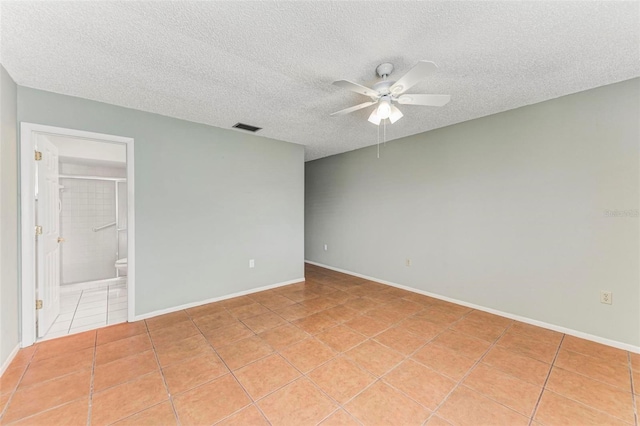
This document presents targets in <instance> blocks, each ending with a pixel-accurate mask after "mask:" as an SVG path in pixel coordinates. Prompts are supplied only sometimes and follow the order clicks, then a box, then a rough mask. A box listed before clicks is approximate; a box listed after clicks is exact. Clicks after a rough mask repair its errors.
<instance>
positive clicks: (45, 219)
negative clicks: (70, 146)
mask: <svg viewBox="0 0 640 426" xmlns="http://www.w3.org/2000/svg"><path fill="white" fill-rule="evenodd" d="M36 150H37V151H39V152H40V153H42V157H41V159H40V160H39V161H36V165H37V167H36V173H37V179H36V182H37V183H36V184H37V187H36V198H37V200H38V202H37V208H36V218H37V219H36V222H37V225H39V226H41V227H42V233H41V234H40V235H38V236H37V243H38V244H37V246H38V250H37V252H38V254H37V257H36V264H37V267H36V270H37V277H38V279H37V282H38V288H37V289H36V297H37V299H38V300H41V301H42V307H41V308H40V309H38V310H37V317H38V318H37V319H38V337H42V336H44V335H45V334H46V333H47V331H48V330H49V328H50V327H51V325H52V324H53V322H54V321H55V320H56V318H57V317H58V315H59V314H60V241H61V240H59V237H60V210H59V203H60V187H59V184H58V148H57V147H56V146H55V145H53V144H52V143H51V142H49V141H48V140H47V139H46V138H45V137H43V136H40V135H39V136H38V137H37V139H36Z"/></svg>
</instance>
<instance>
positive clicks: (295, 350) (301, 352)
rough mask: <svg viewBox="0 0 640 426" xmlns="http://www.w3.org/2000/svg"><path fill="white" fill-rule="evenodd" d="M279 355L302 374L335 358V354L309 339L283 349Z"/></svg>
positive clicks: (316, 341) (318, 342)
mask: <svg viewBox="0 0 640 426" xmlns="http://www.w3.org/2000/svg"><path fill="white" fill-rule="evenodd" d="M280 354H281V355H282V356H283V357H285V358H286V359H287V360H288V361H289V362H290V363H291V364H293V366H294V367H296V368H297V369H298V370H300V371H302V372H303V373H307V372H308V371H311V370H313V369H314V368H316V367H318V366H319V365H321V364H324V363H325V362H327V361H329V360H330V359H332V358H333V357H335V356H336V352H335V351H334V350H333V349H331V348H330V347H329V346H327V345H325V344H324V343H322V342H321V341H319V340H318V339H316V338H314V337H311V338H309V339H305V340H303V341H301V342H298V343H296V344H294V345H291V346H289V347H287V348H285V349H283V350H282V351H281V352H280Z"/></svg>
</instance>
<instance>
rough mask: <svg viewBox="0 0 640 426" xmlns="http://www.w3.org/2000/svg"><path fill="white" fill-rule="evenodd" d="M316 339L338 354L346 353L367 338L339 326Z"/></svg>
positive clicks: (318, 335) (324, 332)
mask: <svg viewBox="0 0 640 426" xmlns="http://www.w3.org/2000/svg"><path fill="white" fill-rule="evenodd" d="M316 337H317V338H318V339H319V340H321V341H322V342H324V343H325V344H327V345H328V346H329V347H331V348H332V349H333V350H335V351H338V352H345V351H348V350H349V349H351V348H353V347H354V346H356V345H358V344H360V343H362V342H364V341H365V340H366V337H365V336H363V335H362V334H360V333H357V332H355V331H353V330H352V329H350V328H349V327H346V326H344V325H338V326H336V327H333V328H330V329H328V330H325V331H323V332H322V333H319V334H317V335H316Z"/></svg>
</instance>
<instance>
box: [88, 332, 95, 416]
mask: <svg viewBox="0 0 640 426" xmlns="http://www.w3.org/2000/svg"><path fill="white" fill-rule="evenodd" d="M97 352H98V332H97V331H96V332H95V336H94V341H93V362H92V363H91V382H90V384H89V410H88V411H87V426H91V411H92V408H93V387H94V379H95V375H96V353H97Z"/></svg>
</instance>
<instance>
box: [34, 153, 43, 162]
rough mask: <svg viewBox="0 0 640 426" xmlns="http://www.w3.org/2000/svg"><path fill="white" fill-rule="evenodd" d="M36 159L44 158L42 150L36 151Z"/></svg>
mask: <svg viewBox="0 0 640 426" xmlns="http://www.w3.org/2000/svg"><path fill="white" fill-rule="evenodd" d="M35 159H36V161H40V160H42V152H40V151H36V153H35Z"/></svg>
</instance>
